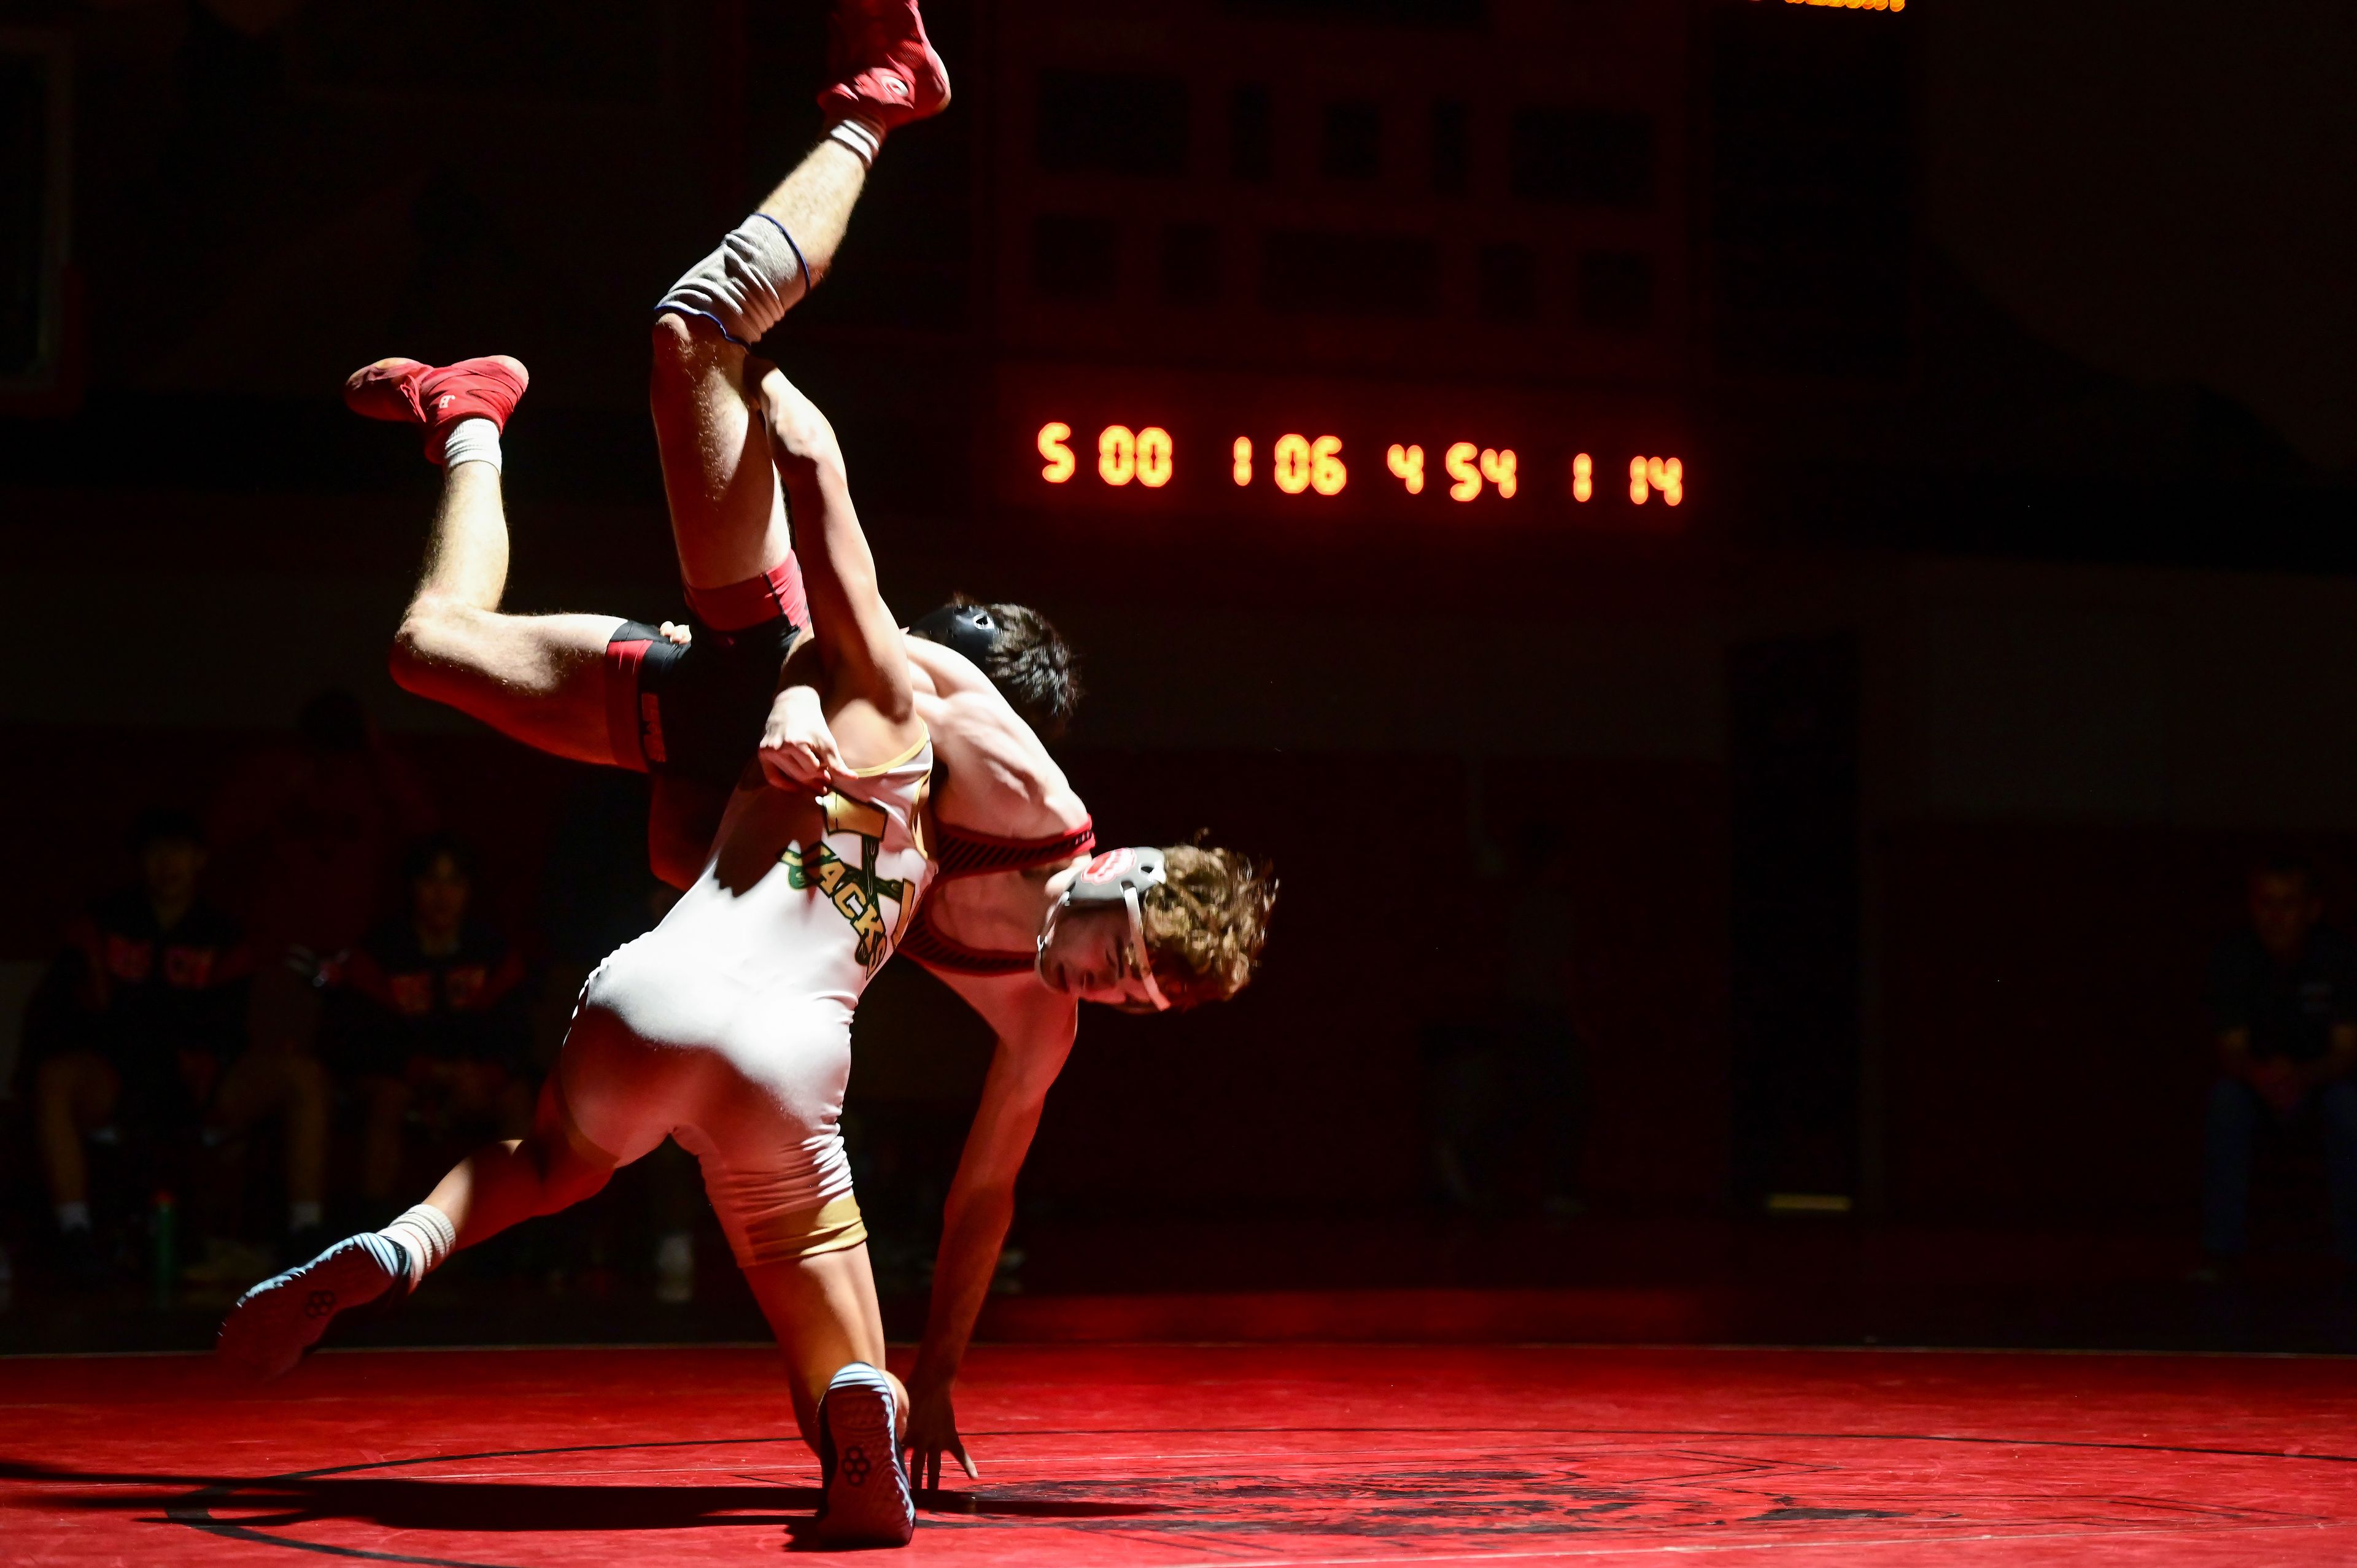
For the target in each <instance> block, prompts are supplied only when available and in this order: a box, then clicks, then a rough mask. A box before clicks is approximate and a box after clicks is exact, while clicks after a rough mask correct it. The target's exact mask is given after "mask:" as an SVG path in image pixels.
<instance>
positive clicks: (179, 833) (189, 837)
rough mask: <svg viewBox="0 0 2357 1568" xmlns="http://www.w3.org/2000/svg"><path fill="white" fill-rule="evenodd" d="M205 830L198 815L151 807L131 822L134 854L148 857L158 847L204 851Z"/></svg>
mask: <svg viewBox="0 0 2357 1568" xmlns="http://www.w3.org/2000/svg"><path fill="white" fill-rule="evenodd" d="M204 842H205V830H204V827H203V825H202V824H201V823H199V822H198V821H197V819H196V814H195V813H194V812H191V811H182V810H180V809H179V808H178V806H150V807H148V808H147V809H146V810H145V811H142V812H140V813H139V814H138V815H137V816H136V817H135V818H133V819H132V821H131V853H132V854H146V853H147V849H148V846H149V845H151V844H159V843H192V844H195V845H196V846H198V847H199V849H201V848H203V847H204Z"/></svg>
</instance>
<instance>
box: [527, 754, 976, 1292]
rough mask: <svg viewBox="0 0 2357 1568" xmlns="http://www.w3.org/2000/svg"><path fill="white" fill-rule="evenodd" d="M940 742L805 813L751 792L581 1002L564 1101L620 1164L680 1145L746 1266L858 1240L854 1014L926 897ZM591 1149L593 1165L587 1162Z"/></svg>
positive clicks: (564, 1071) (787, 799)
mask: <svg viewBox="0 0 2357 1568" xmlns="http://www.w3.org/2000/svg"><path fill="white" fill-rule="evenodd" d="M932 761H933V752H932V745H931V741H930V739H927V740H920V742H919V743H918V745H917V746H916V748H915V749H914V750H912V751H910V752H909V754H908V755H906V756H904V757H901V758H899V760H898V761H896V762H893V763H890V764H888V765H887V766H885V767H881V768H866V769H861V770H860V771H859V774H858V782H857V783H856V785H853V786H850V787H848V788H846V789H842V790H838V791H837V792H835V793H834V794H831V795H828V796H826V797H824V798H823V800H811V799H809V798H807V797H802V796H798V795H795V794H792V793H790V792H788V791H786V790H782V789H768V788H751V789H739V790H738V791H737V795H736V797H735V799H734V800H731V801H730V803H729V807H728V811H727V815H726V817H724V818H723V819H722V822H721V829H720V833H719V837H718V839H717V841H716V845H715V848H714V852H713V854H712V857H711V859H710V860H709V861H708V862H707V863H706V864H705V867H704V872H703V875H701V876H700V877H699V878H698V879H697V880H696V883H695V885H694V886H692V887H690V888H689V889H688V890H687V892H686V893H685V894H684V895H683V897H681V899H680V901H679V902H678V904H676V905H675V906H673V908H672V911H671V913H670V914H669V915H667V916H665V917H664V918H663V921H662V924H661V925H659V926H657V927H656V928H655V929H653V930H651V931H649V932H648V933H647V934H646V935H644V936H642V937H640V938H639V939H638V940H635V941H632V942H629V943H627V944H625V945H624V946H622V947H621V948H619V949H617V950H615V951H614V952H613V954H612V955H611V956H609V957H608V959H607V960H606V961H605V962H604V963H602V964H600V965H598V966H597V972H595V973H593V974H592V975H590V977H589V982H588V984H587V986H585V987H584V988H583V990H582V994H581V1002H580V1005H579V1008H578V1009H577V1011H576V1014H575V1016H574V1021H573V1027H572V1030H571V1032H570V1033H569V1034H568V1035H567V1036H566V1037H565V1050H564V1054H563V1055H562V1056H561V1057H560V1058H558V1060H557V1064H556V1090H557V1096H558V1098H559V1100H560V1101H561V1102H562V1106H563V1110H564V1112H565V1121H566V1124H567V1131H568V1133H569V1134H570V1135H571V1136H573V1137H575V1138H576V1139H577V1140H578V1141H579V1142H580V1143H582V1144H587V1146H588V1150H592V1151H595V1152H596V1153H597V1154H598V1155H602V1156H604V1158H606V1159H607V1160H609V1161H611V1162H613V1163H614V1164H616V1165H628V1164H629V1163H630V1162H631V1161H633V1160H636V1159H638V1158H640V1156H641V1155H646V1154H647V1153H649V1152H650V1151H651V1150H652V1149H653V1148H654V1147H655V1146H656V1145H657V1144H661V1143H662V1140H663V1139H664V1138H665V1137H666V1136H671V1137H676V1138H677V1139H678V1140H679V1142H680V1145H681V1146H682V1147H683V1148H684V1149H686V1150H687V1151H688V1152H689V1153H691V1154H693V1155H695V1156H696V1157H697V1159H699V1160H700V1161H702V1162H703V1165H704V1181H705V1190H706V1191H707V1192H708V1193H709V1194H710V1195H711V1198H712V1203H713V1207H714V1208H716V1210H717V1211H718V1212H719V1215H720V1219H721V1223H722V1225H723V1227H724V1228H725V1229H726V1231H727V1233H728V1240H729V1243H730V1245H731V1246H733V1247H734V1248H735V1249H736V1252H737V1262H738V1263H739V1264H740V1265H741V1266H743V1267H745V1268H748V1269H749V1268H752V1267H754V1266H755V1265H757V1264H760V1263H769V1262H783V1261H786V1260H789V1259H792V1258H801V1257H809V1256H811V1255H813V1254H815V1253H819V1252H826V1251H838V1250H840V1249H843V1248H846V1247H853V1246H856V1245H857V1244H858V1243H859V1242H861V1241H862V1240H866V1234H867V1233H866V1229H865V1227H864V1226H863V1225H862V1224H861V1222H860V1219H859V1206H858V1204H857V1202H856V1199H854V1197H852V1193H851V1167H850V1165H849V1162H848V1161H847V1160H846V1159H845V1156H844V1150H843V1134H842V1131H841V1127H840V1121H841V1116H842V1112H843V1092H844V1086H845V1082H846V1081H847V1080H848V1079H849V1077H850V1073H851V1018H852V1014H853V1012H854V1011H855V1010H856V1008H857V1006H858V1004H859V996H860V993H861V992H863V991H865V990H866V986H867V981H868V978H869V977H870V976H872V975H873V974H874V973H875V972H877V969H879V968H881V967H882V966H883V963H884V961H885V959H886V958H888V957H889V956H890V954H891V951H892V948H893V945H894V943H895V942H896V941H897V940H898V939H899V935H900V933H901V932H902V931H903V930H905V929H907V927H908V924H909V919H910V918H911V917H912V916H913V915H914V913H915V911H916V908H917V903H918V900H919V899H920V897H922V896H923V893H924V886H925V879H926V876H927V875H928V871H929V865H928V860H927V853H926V843H927V838H928V835H927V832H926V828H925V823H924V814H925V793H926V786H927V780H928V779H929V777H930V775H931V770H932ZM585 1152H586V1151H585Z"/></svg>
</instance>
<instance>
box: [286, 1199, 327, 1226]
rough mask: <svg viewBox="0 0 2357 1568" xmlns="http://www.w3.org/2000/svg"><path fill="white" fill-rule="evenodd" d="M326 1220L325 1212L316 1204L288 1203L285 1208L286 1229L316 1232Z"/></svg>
mask: <svg viewBox="0 0 2357 1568" xmlns="http://www.w3.org/2000/svg"><path fill="white" fill-rule="evenodd" d="M327 1218H328V1215H327V1210H326V1209H325V1208H322V1207H321V1206H320V1205H319V1204H317V1203H290V1204H288V1205H287V1206H286V1229H288V1230H317V1228H318V1227H319V1225H320V1224H321V1222H323V1221H324V1220H325V1219H327Z"/></svg>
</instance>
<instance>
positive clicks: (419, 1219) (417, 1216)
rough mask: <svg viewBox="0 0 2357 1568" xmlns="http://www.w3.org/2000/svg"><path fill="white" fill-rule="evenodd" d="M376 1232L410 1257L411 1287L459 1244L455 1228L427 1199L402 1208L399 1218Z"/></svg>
mask: <svg viewBox="0 0 2357 1568" xmlns="http://www.w3.org/2000/svg"><path fill="white" fill-rule="evenodd" d="M377 1234H378V1235H380V1236H382V1237H383V1238H384V1239H385V1240H388V1241H390V1242H392V1243H393V1245H394V1246H396V1247H398V1248H400V1249H401V1251H402V1253H403V1255H404V1256H405V1257H406V1258H407V1259H408V1260H409V1288H410V1289H411V1290H415V1289H416V1288H417V1287H418V1286H419V1285H421V1284H423V1283H425V1276H426V1275H428V1274H430V1273H433V1272H434V1271H435V1270H436V1269H437V1268H439V1267H441V1266H442V1260H443V1259H445V1258H447V1257H448V1256H449V1255H450V1254H451V1253H452V1252H453V1251H456V1250H457V1245H458V1228H457V1226H456V1225H453V1224H451V1223H450V1217H449V1216H448V1215H447V1214H445V1213H443V1212H442V1211H441V1210H440V1209H438V1208H435V1207H434V1206H433V1205H432V1204H430V1203H421V1204H418V1205H416V1206H415V1207H414V1208H408V1209H405V1210H404V1211H403V1213H402V1215H401V1218H400V1219H395V1220H394V1221H393V1223H392V1224H390V1225H388V1226H386V1227H385V1228H384V1229H383V1230H380V1231H378V1232H377Z"/></svg>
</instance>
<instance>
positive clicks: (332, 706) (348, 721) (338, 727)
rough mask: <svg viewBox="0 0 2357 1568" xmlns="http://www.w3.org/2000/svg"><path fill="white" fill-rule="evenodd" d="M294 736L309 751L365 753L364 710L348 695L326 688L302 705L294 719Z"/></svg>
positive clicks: (357, 699) (366, 739) (365, 712)
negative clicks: (301, 741) (299, 738)
mask: <svg viewBox="0 0 2357 1568" xmlns="http://www.w3.org/2000/svg"><path fill="white" fill-rule="evenodd" d="M295 733H296V734H297V735H299V736H302V737H303V744H304V745H306V746H309V747H310V748H311V749H312V750H313V751H321V752H330V753H332V752H339V751H340V752H350V751H365V750H367V749H368V710H367V709H366V708H364V707H362V706H361V700H360V699H359V698H358V697H355V696H353V695H352V694H351V693H350V692H347V691H345V690H344V689H343V688H342V687H340V686H330V687H329V688H328V690H326V691H324V692H321V693H318V694H317V696H315V697H313V698H312V699H311V700H310V701H309V702H307V703H304V704H303V711H302V712H301V713H299V714H296V715H295Z"/></svg>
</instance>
